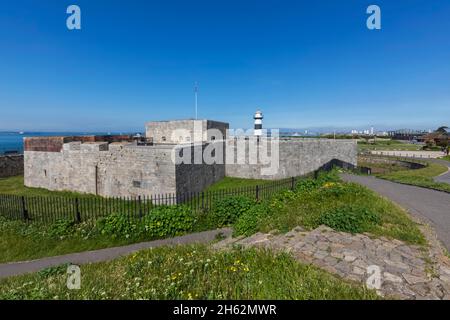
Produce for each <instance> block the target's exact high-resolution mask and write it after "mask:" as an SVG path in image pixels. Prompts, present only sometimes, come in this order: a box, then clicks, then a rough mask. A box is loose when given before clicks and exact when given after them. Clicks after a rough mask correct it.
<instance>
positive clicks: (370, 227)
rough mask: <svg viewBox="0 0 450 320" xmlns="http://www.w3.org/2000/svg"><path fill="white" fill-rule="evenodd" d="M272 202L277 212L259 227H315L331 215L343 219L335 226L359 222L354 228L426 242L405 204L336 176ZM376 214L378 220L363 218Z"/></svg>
mask: <svg viewBox="0 0 450 320" xmlns="http://www.w3.org/2000/svg"><path fill="white" fill-rule="evenodd" d="M271 205H272V206H273V207H275V210H274V213H273V214H271V215H269V216H266V217H264V218H263V219H262V220H261V221H259V223H258V229H259V231H262V232H269V231H271V230H279V231H281V232H287V231H289V230H291V229H292V228H293V227H295V226H303V227H306V228H307V229H314V228H316V227H318V226H319V225H320V224H322V223H324V221H330V219H329V217H330V216H331V217H334V219H340V220H336V221H335V222H336V225H334V224H331V225H329V226H330V227H332V228H336V226H337V225H339V223H340V224H341V227H343V228H344V229H343V230H347V229H348V230H352V228H353V225H346V223H349V224H350V223H360V224H361V225H360V226H357V227H354V230H358V231H363V232H369V233H371V234H373V235H375V236H385V237H388V238H394V239H399V240H402V241H405V242H407V243H411V244H419V245H424V244H426V241H425V238H424V237H423V235H422V233H421V232H420V230H419V229H418V226H417V224H416V223H415V222H413V221H412V220H411V219H410V217H409V216H408V214H407V213H406V212H405V211H404V210H403V209H402V208H400V207H399V206H397V205H395V204H393V203H392V202H390V201H388V200H386V199H384V198H382V197H380V196H379V195H377V194H376V193H374V192H372V191H371V190H369V189H367V188H365V187H363V186H361V185H358V184H354V183H344V182H340V181H339V180H338V179H335V180H334V181H330V182H325V183H322V184H319V185H318V186H315V187H310V186H307V187H305V188H300V190H298V191H296V192H292V193H290V195H287V196H285V197H283V198H281V199H278V200H276V201H275V202H274V203H272V204H271ZM366 213H367V214H366ZM334 214H335V216H333V215H334ZM374 215H375V216H376V218H377V219H378V220H379V221H378V220H377V221H378V222H379V223H372V222H370V221H365V220H364V219H367V218H366V217H370V216H374ZM324 218H327V220H324ZM347 218H348V219H347ZM352 219H353V220H358V219H360V220H361V219H362V221H356V222H355V221H353V220H352ZM342 223H344V225H342Z"/></svg>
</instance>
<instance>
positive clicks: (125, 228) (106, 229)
mask: <svg viewBox="0 0 450 320" xmlns="http://www.w3.org/2000/svg"><path fill="white" fill-rule="evenodd" d="M96 228H97V229H98V231H99V232H100V233H101V234H103V235H111V236H113V237H125V238H130V237H134V236H137V234H138V232H139V231H138V227H137V225H136V223H135V221H132V220H131V219H129V218H128V217H127V215H125V214H121V213H113V214H111V215H109V216H107V217H105V218H102V219H99V220H98V221H97V224H96Z"/></svg>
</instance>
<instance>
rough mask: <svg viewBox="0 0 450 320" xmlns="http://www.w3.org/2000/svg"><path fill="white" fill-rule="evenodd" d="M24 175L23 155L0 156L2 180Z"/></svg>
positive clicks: (0, 176) (0, 175)
mask: <svg viewBox="0 0 450 320" xmlns="http://www.w3.org/2000/svg"><path fill="white" fill-rule="evenodd" d="M22 174H23V155H7V156H0V178H7V177H13V176H18V175H22Z"/></svg>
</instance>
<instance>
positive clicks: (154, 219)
mask: <svg viewBox="0 0 450 320" xmlns="http://www.w3.org/2000/svg"><path fill="white" fill-rule="evenodd" d="M195 221H196V219H195V216H194V214H193V212H192V210H191V209H190V208H189V207H187V206H159V207H156V208H155V209H152V210H151V211H150V213H149V214H148V215H146V216H145V217H144V218H143V233H144V234H145V235H146V236H150V237H151V238H156V237H157V238H161V237H168V236H176V235H180V234H183V233H185V232H187V231H191V230H192V229H193V228H194V223H195Z"/></svg>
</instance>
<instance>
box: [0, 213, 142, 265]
mask: <svg viewBox="0 0 450 320" xmlns="http://www.w3.org/2000/svg"><path fill="white" fill-rule="evenodd" d="M142 240H144V239H136V238H129V239H127V238H120V237H110V236H105V235H102V234H100V233H98V232H97V231H96V230H95V229H94V228H93V227H92V226H88V225H85V224H82V225H76V227H75V228H74V230H73V232H71V233H70V234H66V235H54V234H52V226H48V227H45V226H42V225H37V224H26V223H23V222H21V221H8V220H6V219H4V218H2V217H0V263H4V262H11V261H22V260H31V259H37V258H42V257H48V256H55V255H61V254H66V253H72V252H81V251H87V250H94V249H100V248H106V247H114V246H121V245H126V244H130V243H133V242H138V241H142Z"/></svg>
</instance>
